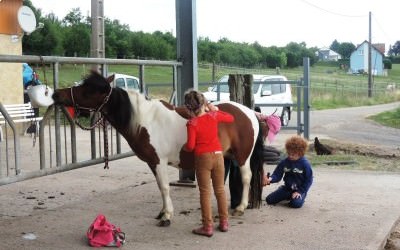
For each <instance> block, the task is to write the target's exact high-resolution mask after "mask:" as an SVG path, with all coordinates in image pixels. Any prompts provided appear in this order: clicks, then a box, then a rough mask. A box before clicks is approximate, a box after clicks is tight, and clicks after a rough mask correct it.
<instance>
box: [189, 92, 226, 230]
mask: <svg viewBox="0 0 400 250" xmlns="http://www.w3.org/2000/svg"><path fill="white" fill-rule="evenodd" d="M185 106H186V107H187V108H188V109H189V111H190V112H191V113H192V114H193V118H191V119H190V120H189V121H188V122H187V124H186V126H187V135H188V138H187V143H186V146H185V148H186V150H187V151H194V155H195V171H196V178H197V184H198V185H199V191H200V205H201V216H202V222H203V226H202V227H200V228H197V229H193V231H192V232H193V233H194V234H199V235H204V236H208V237H211V236H212V235H213V231H214V229H213V218H212V210H211V186H210V180H212V185H213V188H214V194H215V197H216V199H217V204H218V214H219V220H220V223H219V226H218V229H219V230H220V231H221V232H226V231H228V206H227V201H226V195H225V189H224V173H225V170H224V158H223V155H222V146H221V143H220V142H219V139H218V123H219V122H233V120H234V118H233V116H232V115H230V114H228V113H225V112H222V111H219V110H218V108H217V107H215V106H213V105H212V104H207V100H206V99H205V97H204V96H203V94H201V93H200V92H197V91H194V90H189V91H188V92H187V93H185ZM207 111H208V112H207Z"/></svg>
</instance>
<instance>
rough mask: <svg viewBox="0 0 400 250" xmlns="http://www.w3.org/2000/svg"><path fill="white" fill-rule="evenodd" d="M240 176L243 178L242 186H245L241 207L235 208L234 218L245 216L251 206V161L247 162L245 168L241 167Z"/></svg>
mask: <svg viewBox="0 0 400 250" xmlns="http://www.w3.org/2000/svg"><path fill="white" fill-rule="evenodd" d="M240 174H241V176H242V184H243V193H242V200H241V201H240V204H239V206H237V207H236V208H235V210H234V211H233V212H232V215H234V216H241V215H243V214H244V210H245V209H246V208H247V205H248V204H249V190H250V181H251V170H250V161H249V160H247V161H246V163H245V164H244V165H243V166H240Z"/></svg>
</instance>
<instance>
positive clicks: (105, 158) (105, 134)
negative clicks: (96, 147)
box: [103, 119, 109, 169]
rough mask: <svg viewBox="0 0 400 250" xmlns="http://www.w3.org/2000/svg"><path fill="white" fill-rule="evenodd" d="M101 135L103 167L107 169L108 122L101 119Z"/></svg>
mask: <svg viewBox="0 0 400 250" xmlns="http://www.w3.org/2000/svg"><path fill="white" fill-rule="evenodd" d="M103 136H104V169H109V167H108V124H107V121H106V120H104V119H103Z"/></svg>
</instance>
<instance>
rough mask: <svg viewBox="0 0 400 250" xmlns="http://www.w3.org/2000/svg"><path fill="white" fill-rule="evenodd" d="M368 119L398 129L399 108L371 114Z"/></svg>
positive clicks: (399, 119) (399, 125) (399, 127)
mask: <svg viewBox="0 0 400 250" xmlns="http://www.w3.org/2000/svg"><path fill="white" fill-rule="evenodd" d="M368 119H371V120H374V121H376V122H378V123H380V124H382V125H384V126H388V127H392V128H397V129H400V108H397V109H395V110H392V111H386V112H382V113H379V114H377V115H372V116H370V117H368Z"/></svg>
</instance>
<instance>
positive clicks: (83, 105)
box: [52, 71, 114, 111]
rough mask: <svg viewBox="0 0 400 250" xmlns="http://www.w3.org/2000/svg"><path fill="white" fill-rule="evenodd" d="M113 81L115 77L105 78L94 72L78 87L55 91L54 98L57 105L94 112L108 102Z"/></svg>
mask: <svg viewBox="0 0 400 250" xmlns="http://www.w3.org/2000/svg"><path fill="white" fill-rule="evenodd" d="M113 80H114V75H112V76H110V77H108V78H104V77H103V76H102V75H100V74H99V73H97V72H95V71H92V72H91V74H90V75H89V76H88V77H86V78H85V79H84V80H83V81H82V83H81V84H79V85H78V86H74V87H71V88H64V89H57V90H55V91H54V94H53V96H52V98H53V100H54V102H55V104H60V105H65V106H73V107H74V108H75V109H83V110H90V111H92V110H93V111H94V110H97V109H99V107H101V106H102V105H104V103H105V102H106V101H107V99H108V97H109V96H110V94H111V91H112V89H111V86H110V82H112V81H113Z"/></svg>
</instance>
